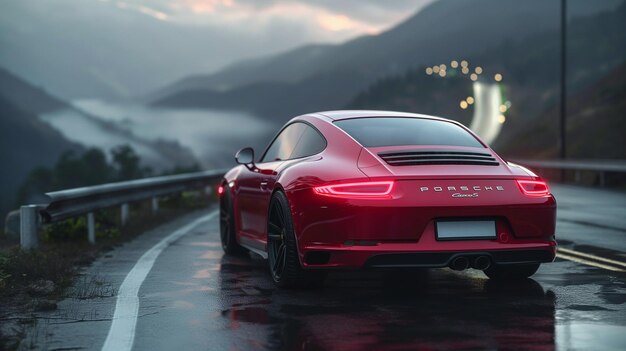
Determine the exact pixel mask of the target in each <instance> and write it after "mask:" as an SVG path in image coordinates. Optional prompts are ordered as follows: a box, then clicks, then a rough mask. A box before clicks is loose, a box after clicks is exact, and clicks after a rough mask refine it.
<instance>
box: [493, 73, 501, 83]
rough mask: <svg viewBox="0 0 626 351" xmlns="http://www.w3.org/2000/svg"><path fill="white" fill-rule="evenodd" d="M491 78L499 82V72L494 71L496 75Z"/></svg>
mask: <svg viewBox="0 0 626 351" xmlns="http://www.w3.org/2000/svg"><path fill="white" fill-rule="evenodd" d="M493 79H495V81H496V82H500V81H502V75H501V74H500V73H496V75H495V76H493Z"/></svg>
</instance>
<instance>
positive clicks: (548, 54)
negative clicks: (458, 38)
mask: <svg viewBox="0 0 626 351" xmlns="http://www.w3.org/2000/svg"><path fill="white" fill-rule="evenodd" d="M625 22H626V3H623V4H622V5H621V6H620V7H619V8H618V9H616V10H615V11H611V12H605V13H597V14H595V15H592V16H587V17H580V18H575V19H573V20H572V21H571V22H570V30H569V31H568V34H569V40H568V57H569V61H568V62H569V64H568V67H569V68H568V92H569V94H570V99H572V100H579V99H580V98H581V97H583V95H580V94H581V91H584V92H586V94H591V93H593V91H592V90H590V89H592V88H590V87H591V86H596V85H594V84H596V82H598V80H600V79H603V77H611V75H619V72H620V70H619V68H616V67H621V66H620V65H623V63H624V62H626V31H624V30H623V24H624V23H625ZM558 35H559V33H558V32H557V31H555V30H546V31H542V32H538V33H536V34H535V35H532V36H529V37H527V38H524V39H521V40H514V41H513V40H511V41H507V42H503V43H502V44H500V45H498V46H496V47H495V48H493V49H492V50H489V51H487V52H485V54H484V55H481V56H480V57H477V58H476V59H475V60H473V61H471V62H472V63H478V64H480V65H481V66H482V67H483V68H484V69H485V72H486V75H487V76H491V75H492V74H493V73H494V72H501V73H503V75H504V77H505V79H504V81H503V88H504V90H503V93H504V95H505V98H506V99H508V100H510V101H511V102H512V104H513V105H512V108H511V109H509V110H508V111H507V113H506V117H507V121H506V124H505V126H504V128H503V129H502V132H501V134H500V137H499V138H498V139H497V140H496V141H495V143H494V145H492V146H494V147H495V148H496V149H503V150H506V151H507V152H513V153H515V152H517V151H516V149H515V147H514V145H512V144H510V140H522V139H523V138H522V139H518V135H517V133H519V132H520V131H522V132H523V131H526V130H527V129H528V127H529V126H534V125H535V124H536V123H537V122H536V120H538V119H540V120H542V121H550V122H539V123H541V125H542V128H540V129H541V131H542V133H539V134H538V135H535V134H534V133H531V134H532V135H534V137H533V138H534V139H542V138H545V139H546V140H545V141H541V140H539V141H537V142H538V143H539V144H543V145H544V146H546V147H547V145H548V144H549V143H551V142H552V141H550V140H549V138H548V136H547V135H546V136H544V137H542V136H541V135H542V134H545V133H548V134H549V133H551V131H553V128H552V127H549V125H552V126H556V114H555V112H554V110H552V114H549V113H547V112H546V110H549V109H553V108H554V106H555V104H557V103H558V96H559V95H558V94H559V85H558V82H559V71H558V55H559V47H558V45H554V44H555V43H558ZM498 55H500V56H501V57H500V58H494V57H497V56H498ZM605 79H606V78H605ZM448 80H450V81H453V80H454V79H451V78H449V77H447V78H445V79H443V78H440V77H435V76H427V75H426V74H425V73H424V69H423V68H418V69H416V70H411V71H408V72H407V73H405V74H403V75H396V76H393V77H389V78H386V79H383V80H381V81H379V82H377V83H375V84H373V85H372V86H370V87H369V88H368V89H365V90H364V91H362V92H361V93H359V94H358V95H357V96H356V97H355V98H354V99H352V101H351V102H350V103H349V104H348V105H347V107H348V108H354V109H358V108H368V109H386V110H401V111H410V112H421V113H429V114H435V115H441V116H445V117H449V118H453V119H456V120H459V121H461V122H463V123H465V124H466V125H468V121H469V119H470V118H471V114H472V110H471V108H470V109H467V110H461V109H460V108H459V106H458V102H459V101H460V100H462V99H463V98H464V97H465V96H468V95H471V94H472V89H471V85H470V84H469V82H468V81H467V80H466V79H465V80H463V81H464V82H466V83H465V84H462V83H452V82H449V83H446V82H444V81H448ZM597 84H600V83H597ZM598 87H601V86H600V85H598ZM585 101H586V100H585ZM616 108H617V107H616ZM545 123H548V125H545ZM550 123H552V124H550ZM544 127H545V128H544ZM609 129H610V128H609ZM596 132H597V133H598V134H596V135H602V133H604V132H606V133H609V134H611V133H612V132H613V131H612V130H606V131H603V130H601V129H600V130H596ZM525 137H529V135H526V136H525ZM519 145H523V144H519ZM538 150H539V149H533V152H532V153H536V152H538ZM598 156H599V157H601V155H600V154H598Z"/></svg>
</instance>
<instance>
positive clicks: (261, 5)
mask: <svg viewBox="0 0 626 351" xmlns="http://www.w3.org/2000/svg"><path fill="white" fill-rule="evenodd" d="M1 1H2V5H0V6H1V10H0V66H3V67H5V68H8V69H10V70H11V71H13V72H14V73H16V74H18V75H20V76H22V77H24V78H26V79H28V80H30V81H31V82H34V83H36V84H39V85H42V86H44V87H45V88H49V89H51V91H54V92H57V93H58V94H60V95H62V96H66V97H69V98H71V97H76V96H82V95H85V96H90V95H99V94H106V91H107V90H109V91H111V92H112V93H113V94H117V95H120V96H132V95H141V94H144V93H146V92H147V91H150V90H153V89H155V88H158V87H159V86H163V85H166V84H169V83H171V82H172V81H175V80H177V79H180V78H182V77H185V76H188V75H191V74H201V73H210V72H213V71H216V70H219V69H220V68H222V67H224V66H226V65H228V64H231V63H233V62H237V61H241V60H244V59H249V58H254V57H259V56H266V55H269V54H276V53H279V52H282V51H286V50H289V49H293V48H295V47H298V46H302V45H306V44H309V43H340V42H344V41H346V40H349V39H352V38H355V37H357V36H360V35H365V34H376V33H380V32H381V31H384V30H386V29H388V28H391V27H393V26H395V25H396V24H398V23H400V22H402V21H403V20H404V19H406V18H408V17H410V16H411V15H413V14H414V13H416V12H417V11H419V10H420V9H421V8H423V7H424V6H425V5H427V4H429V3H431V2H433V0H308V1H305V0H124V1H121V0H1ZM77 69H79V70H81V72H77V71H76V70H77ZM61 83H62V84H61Z"/></svg>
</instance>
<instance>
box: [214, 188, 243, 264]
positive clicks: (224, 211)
mask: <svg viewBox="0 0 626 351" xmlns="http://www.w3.org/2000/svg"><path fill="white" fill-rule="evenodd" d="M220 239H221V241H222V249H224V252H225V253H227V254H229V255H239V254H242V253H245V252H246V249H244V248H243V247H242V246H241V245H239V243H238V242H237V238H236V236H235V217H234V215H233V202H232V199H231V195H230V191H229V190H228V188H225V189H224V194H222V197H221V198H220Z"/></svg>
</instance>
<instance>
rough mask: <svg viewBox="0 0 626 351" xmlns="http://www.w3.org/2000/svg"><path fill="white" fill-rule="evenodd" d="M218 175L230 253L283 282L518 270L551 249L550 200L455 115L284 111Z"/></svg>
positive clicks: (518, 273) (548, 257)
mask: <svg viewBox="0 0 626 351" xmlns="http://www.w3.org/2000/svg"><path fill="white" fill-rule="evenodd" d="M235 158H236V161H237V163H238V166H236V167H234V168H232V169H231V170H230V171H229V172H227V173H226V174H225V176H224V179H223V181H222V182H221V183H220V185H219V188H218V192H219V196H220V238H221V243H222V247H223V249H224V251H225V252H226V254H232V255H236V254H241V253H244V252H247V251H252V252H254V253H257V254H259V255H261V256H262V257H264V258H266V259H267V262H268V266H269V272H270V275H271V277H272V279H273V280H274V282H275V283H276V284H277V285H278V286H280V287H295V286H307V285H310V284H319V283H321V282H322V281H323V280H324V277H325V275H326V273H327V272H328V271H329V270H333V269H392V270H393V269H395V270H400V269H405V268H441V267H449V268H451V269H454V270H458V271H462V270H465V269H468V268H474V269H478V270H482V271H483V272H484V273H485V275H486V276H487V277H489V278H491V279H525V278H527V277H530V276H531V275H533V274H534V273H535V272H536V271H537V269H538V268H539V266H540V264H542V263H546V262H551V261H553V260H554V258H555V254H556V245H557V244H556V241H555V235H554V234H555V222H556V200H555V198H554V196H553V195H552V194H551V193H550V190H549V188H548V185H547V183H546V182H545V181H544V180H543V179H541V178H540V177H538V176H537V175H536V174H535V173H533V172H532V171H530V170H528V169H526V168H524V167H522V166H520V165H517V164H514V163H512V162H507V161H505V160H504V159H502V158H501V157H500V156H498V155H497V154H496V153H495V152H494V151H493V150H492V149H491V148H490V147H489V146H488V145H487V144H486V143H484V142H483V141H481V139H480V138H479V137H478V136H477V135H475V134H474V133H473V132H472V131H471V130H469V129H468V128H466V127H465V126H463V125H462V124H460V123H458V122H455V121H452V120H448V119H444V118H438V117H433V116H427V115H419V114H410V113H401V112H383V111H331V112H320V113H312V114H306V115H302V116H298V117H295V118H293V119H291V120H290V121H289V122H288V123H287V124H285V126H284V127H282V129H281V130H280V131H279V132H278V133H277V135H276V136H275V137H274V139H273V140H272V142H271V143H269V146H268V147H267V148H266V149H265V151H263V152H262V153H261V154H260V157H256V155H255V152H254V150H253V149H251V148H244V149H241V150H240V151H239V152H237V154H236V157H235Z"/></svg>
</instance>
